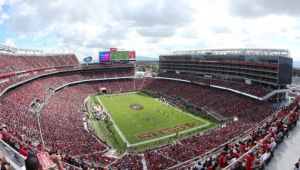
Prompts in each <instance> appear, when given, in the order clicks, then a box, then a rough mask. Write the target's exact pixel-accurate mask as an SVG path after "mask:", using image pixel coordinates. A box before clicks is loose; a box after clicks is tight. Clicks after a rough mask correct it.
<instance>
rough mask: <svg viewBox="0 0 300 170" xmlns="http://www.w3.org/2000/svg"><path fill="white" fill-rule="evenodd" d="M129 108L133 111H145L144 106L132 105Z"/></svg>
mask: <svg viewBox="0 0 300 170" xmlns="http://www.w3.org/2000/svg"><path fill="white" fill-rule="evenodd" d="M129 107H130V108H131V109H133V110H143V109H144V107H143V106H141V105H138V104H132V105H130V106H129Z"/></svg>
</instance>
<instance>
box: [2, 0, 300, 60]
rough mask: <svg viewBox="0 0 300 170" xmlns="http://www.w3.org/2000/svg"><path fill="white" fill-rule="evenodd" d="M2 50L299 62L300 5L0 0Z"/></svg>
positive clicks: (258, 0) (295, 0) (263, 0)
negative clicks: (217, 54) (226, 53)
mask: <svg viewBox="0 0 300 170" xmlns="http://www.w3.org/2000/svg"><path fill="white" fill-rule="evenodd" d="M0 6H1V9H0V43H1V44H6V45H11V46H15V47H18V48H30V49H38V50H43V51H44V53H53V52H62V51H64V52H69V51H70V52H74V53H76V55H77V57H78V58H79V60H82V59H83V58H84V57H86V56H92V57H94V59H97V58H98V57H97V56H98V51H99V50H101V51H102V50H103V51H105V50H109V48H110V47H117V48H122V49H128V50H132V49H134V50H136V53H137V56H146V57H158V56H159V55H160V54H165V53H171V52H173V51H178V50H194V49H207V48H279V49H289V50H290V51H291V55H292V56H291V57H293V58H294V60H300V48H299V47H300V12H299V11H300V10H299V9H300V1H299V0H288V1H282V0H252V1H249V0H238V1H237V0H222V1H219V0H201V1H199V0H151V1H150V0H148V1H146V0H127V1H121V0H110V1H108V0H89V1H88V2H84V1H80V0H72V1H71V0H63V1H61V0H52V1H48V0H38V1H37V0H26V1H24V0H0Z"/></svg>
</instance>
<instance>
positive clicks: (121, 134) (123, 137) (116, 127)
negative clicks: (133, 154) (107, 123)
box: [97, 97, 130, 146]
mask: <svg viewBox="0 0 300 170" xmlns="http://www.w3.org/2000/svg"><path fill="white" fill-rule="evenodd" d="M97 100H98V101H99V103H100V104H101V105H102V106H103V110H105V111H106V113H107V114H108V115H109V117H110V120H111V121H112V122H113V126H114V127H115V129H116V131H117V132H118V133H119V135H120V137H121V138H122V140H123V141H124V142H126V144H127V146H128V144H129V145H130V143H129V142H128V141H127V139H126V138H125V136H124V135H123V133H122V132H121V131H120V129H119V127H118V126H117V124H116V123H115V121H114V120H113V119H112V117H111V116H110V114H109V113H108V111H107V110H106V108H105V107H104V105H103V103H102V102H101V100H100V99H99V97H97Z"/></svg>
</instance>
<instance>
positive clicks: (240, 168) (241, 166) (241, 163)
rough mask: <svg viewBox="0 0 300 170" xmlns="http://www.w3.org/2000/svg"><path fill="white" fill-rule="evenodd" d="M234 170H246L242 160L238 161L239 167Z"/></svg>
mask: <svg viewBox="0 0 300 170" xmlns="http://www.w3.org/2000/svg"><path fill="white" fill-rule="evenodd" d="M232 170H245V167H244V166H243V162H242V161H238V162H237V167H235V168H233V169H232Z"/></svg>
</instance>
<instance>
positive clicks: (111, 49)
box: [110, 48, 118, 51]
mask: <svg viewBox="0 0 300 170" xmlns="http://www.w3.org/2000/svg"><path fill="white" fill-rule="evenodd" d="M110 51H118V49H117V48H110Z"/></svg>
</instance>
